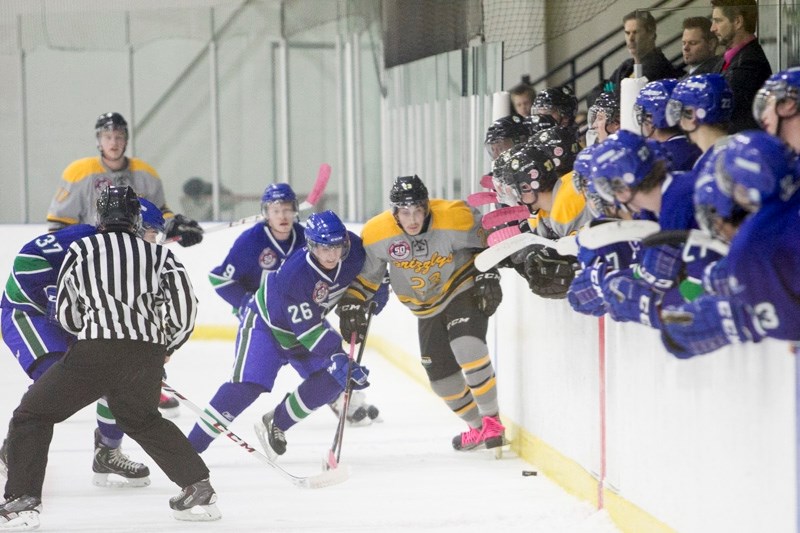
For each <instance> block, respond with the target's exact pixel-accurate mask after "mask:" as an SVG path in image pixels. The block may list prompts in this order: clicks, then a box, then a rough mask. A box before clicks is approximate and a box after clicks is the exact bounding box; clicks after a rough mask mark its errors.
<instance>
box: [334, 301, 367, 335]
mask: <svg viewBox="0 0 800 533" xmlns="http://www.w3.org/2000/svg"><path fill="white" fill-rule="evenodd" d="M336 314H337V315H339V332H340V333H341V334H342V337H343V338H344V340H345V341H346V342H350V340H351V339H352V338H353V333H355V334H356V342H357V343H361V342H364V339H365V338H366V336H367V325H368V322H367V302H362V301H360V300H356V299H354V298H352V297H349V298H348V297H343V298H342V299H341V301H339V305H338V306H336Z"/></svg>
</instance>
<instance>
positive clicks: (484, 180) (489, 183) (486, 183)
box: [481, 174, 494, 190]
mask: <svg viewBox="0 0 800 533" xmlns="http://www.w3.org/2000/svg"><path fill="white" fill-rule="evenodd" d="M481 187H483V188H484V189H490V190H494V180H492V177H491V176H490V175H488V174H484V175H483V176H481Z"/></svg>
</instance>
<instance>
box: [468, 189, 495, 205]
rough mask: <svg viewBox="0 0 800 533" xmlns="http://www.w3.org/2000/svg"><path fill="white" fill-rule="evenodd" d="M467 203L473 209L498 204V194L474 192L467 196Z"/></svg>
mask: <svg viewBox="0 0 800 533" xmlns="http://www.w3.org/2000/svg"><path fill="white" fill-rule="evenodd" d="M467 203H468V204H469V205H471V206H472V207H480V206H482V205H488V204H496V203H497V193H495V192H494V191H491V192H490V191H482V192H474V193H472V194H470V195H469V196H467Z"/></svg>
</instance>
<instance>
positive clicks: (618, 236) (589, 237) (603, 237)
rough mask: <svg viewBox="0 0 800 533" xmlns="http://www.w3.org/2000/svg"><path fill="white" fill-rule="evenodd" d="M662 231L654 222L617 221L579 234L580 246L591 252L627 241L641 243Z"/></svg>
mask: <svg viewBox="0 0 800 533" xmlns="http://www.w3.org/2000/svg"><path fill="white" fill-rule="evenodd" d="M660 229H661V226H659V225H658V222H654V221H652V220H615V221H614V222H607V223H605V224H599V225H597V226H591V227H589V228H585V229H582V230H581V231H580V233H579V234H578V244H580V245H581V246H583V247H584V248H588V249H590V250H597V249H598V248H602V247H603V246H607V245H609V244H614V243H618V242H626V241H640V240H642V239H644V238H645V237H648V236H650V235H652V234H654V233H656V232H658V231H659V230H660Z"/></svg>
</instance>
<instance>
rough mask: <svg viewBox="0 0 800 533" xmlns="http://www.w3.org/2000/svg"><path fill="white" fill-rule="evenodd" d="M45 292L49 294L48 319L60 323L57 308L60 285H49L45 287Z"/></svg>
mask: <svg viewBox="0 0 800 533" xmlns="http://www.w3.org/2000/svg"><path fill="white" fill-rule="evenodd" d="M44 293H45V294H46V295H47V310H46V312H47V321H48V322H51V323H53V324H56V325H60V324H59V323H58V310H57V309H56V303H57V300H56V296H57V295H58V287H56V286H55V285H48V286H47V287H45V288H44Z"/></svg>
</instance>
